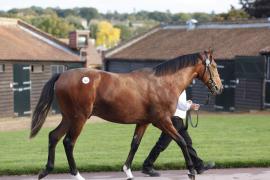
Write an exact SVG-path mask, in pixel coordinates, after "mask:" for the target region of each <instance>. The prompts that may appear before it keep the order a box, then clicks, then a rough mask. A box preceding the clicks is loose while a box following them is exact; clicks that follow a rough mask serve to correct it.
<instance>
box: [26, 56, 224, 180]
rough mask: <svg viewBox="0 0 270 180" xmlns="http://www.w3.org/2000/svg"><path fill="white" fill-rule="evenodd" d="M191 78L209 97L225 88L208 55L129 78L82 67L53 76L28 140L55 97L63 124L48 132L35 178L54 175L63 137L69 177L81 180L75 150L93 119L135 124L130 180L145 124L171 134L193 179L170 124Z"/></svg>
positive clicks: (182, 58) (171, 62) (184, 148)
mask: <svg viewBox="0 0 270 180" xmlns="http://www.w3.org/2000/svg"><path fill="white" fill-rule="evenodd" d="M194 78H198V79H200V80H201V81H203V82H204V84H205V85H206V86H207V87H208V89H209V90H210V91H211V93H212V94H214V95H216V94H220V93H221V92H222V89H223V86H222V83H221V80H220V77H219V74H218V71H217V64H216V63H215V60H214V57H213V53H212V52H211V51H204V52H199V53H194V54H188V55H183V56H179V57H177V58H174V59H172V60H169V61H166V62H164V63H161V64H159V65H157V66H155V67H153V68H143V69H140V70H135V71H132V72H130V73H123V74H117V73H110V72H105V71H102V70H94V69H88V68H80V69H73V70H68V71H66V72H64V73H62V74H57V75H54V76H53V77H52V78H51V79H50V80H49V81H48V82H47V83H46V84H45V85H44V87H43V90H42V92H41V96H40V99H39V102H38V104H37V106H36V108H35V110H34V113H33V116H32V122H31V133H30V138H33V137H34V136H36V135H37V133H38V132H39V130H40V129H41V127H42V125H43V123H44V122H45V119H46V116H47V114H48V112H49V110H50V107H51V104H52V101H53V97H54V94H55V95H56V99H57V102H58V105H59V108H60V111H61V114H62V121H61V122H60V124H59V125H58V127H57V128H56V129H54V130H53V131H51V132H50V133H49V149H48V161H47V164H46V167H45V169H44V170H42V171H41V172H40V173H39V176H38V179H42V178H44V177H45V176H46V175H48V174H49V173H50V172H51V171H52V170H53V168H54V160H55V147H56V144H57V142H58V141H59V140H60V139H61V138H62V137H63V136H64V135H65V137H64V139H63V144H64V148H65V152H66V156H67V160H68V164H69V168H70V173H71V175H73V176H74V177H75V178H76V179H79V180H84V178H83V177H82V176H81V175H80V174H79V171H78V170H77V168H76V163H75V160H74V157H73V148H74V146H75V143H76V140H77V138H78V136H79V135H80V133H81V131H82V128H83V126H84V124H85V122H86V120H87V119H89V118H90V117H91V116H92V115H95V116H98V117H101V118H102V119H105V120H107V121H111V122H115V123H122V124H136V128H135V132H134V135H133V138H132V142H131V147H130V151H129V154H128V157H127V159H126V161H125V163H124V166H123V171H124V172H125V173H126V175H127V178H128V179H133V175H132V172H131V164H132V160H133V158H134V155H135V153H136V151H137V149H138V147H139V144H140V142H141V139H142V137H143V135H144V132H145V130H146V128H147V127H148V125H149V124H153V125H154V126H155V127H157V128H159V129H160V130H161V131H163V132H165V133H167V134H169V135H170V136H171V137H172V139H173V140H174V141H175V142H176V143H177V144H178V146H179V147H180V149H181V150H182V152H183V155H184V158H185V162H186V167H187V169H188V170H189V174H188V175H189V177H190V179H195V170H194V166H193V162H192V160H191V158H190V156H189V153H188V150H187V146H186V143H185V141H184V139H183V138H182V137H181V136H180V135H179V133H178V132H177V130H176V129H175V128H174V126H173V124H172V122H171V117H172V116H173V113H174V111H175V109H176V104H177V100H178V97H179V95H180V94H181V93H182V91H183V90H184V89H186V88H187V86H188V85H189V84H190V83H191V82H192V80H193V79H194Z"/></svg>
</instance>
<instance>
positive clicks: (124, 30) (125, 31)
mask: <svg viewBox="0 0 270 180" xmlns="http://www.w3.org/2000/svg"><path fill="white" fill-rule="evenodd" d="M115 27H116V28H118V29H120V31H121V35H120V38H121V41H126V40H128V39H130V38H131V37H132V30H131V29H130V28H129V27H128V26H126V25H115Z"/></svg>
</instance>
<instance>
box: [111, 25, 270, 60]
mask: <svg viewBox="0 0 270 180" xmlns="http://www.w3.org/2000/svg"><path fill="white" fill-rule="evenodd" d="M133 41H134V40H133ZM269 45H270V23H269V22H268V23H261V24H219V25H213V24H212V25H211V24H207V25H200V26H199V27H197V28H196V29H194V30H187V29H186V27H185V26H165V27H159V28H158V29H157V30H156V31H155V32H153V33H150V34H149V35H148V36H146V37H144V38H141V39H140V40H139V41H134V42H133V43H132V42H130V44H129V45H128V46H127V45H126V47H125V48H121V47H118V49H119V50H118V51H117V48H115V49H114V52H113V53H112V52H111V53H110V52H109V53H108V55H107V56H106V58H114V59H136V60H147V59H149V60H167V59H171V58H174V57H177V56H180V55H183V54H189V53H194V52H199V51H203V50H206V49H208V48H209V47H212V48H213V49H214V57H215V58H216V59H232V58H233V57H235V56H256V55H259V53H260V51H261V50H262V49H264V48H266V47H267V46H269Z"/></svg>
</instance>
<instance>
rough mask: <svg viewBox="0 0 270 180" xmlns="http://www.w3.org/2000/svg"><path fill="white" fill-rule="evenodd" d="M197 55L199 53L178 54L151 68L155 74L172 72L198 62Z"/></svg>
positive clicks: (198, 55) (160, 74) (161, 74)
mask: <svg viewBox="0 0 270 180" xmlns="http://www.w3.org/2000/svg"><path fill="white" fill-rule="evenodd" d="M199 57H200V53H194V54H187V55H183V56H179V57H176V58H174V59H172V60H168V61H166V62H164V63H161V64H158V65H157V66H155V67H154V68H153V70H154V73H155V75H157V76H163V75H167V74H172V73H175V72H176V71H178V70H179V69H182V68H185V67H187V66H194V65H195V64H197V63H198V60H199Z"/></svg>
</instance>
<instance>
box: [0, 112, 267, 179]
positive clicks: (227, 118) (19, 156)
mask: <svg viewBox="0 0 270 180" xmlns="http://www.w3.org/2000/svg"><path fill="white" fill-rule="evenodd" d="M134 127H135V125H121V124H113V123H95V124H92V123H90V124H87V125H86V126H85V127H84V130H83V132H82V134H81V136H80V137H79V139H78V142H77V144H76V147H75V152H74V153H75V154H74V155H75V159H76V162H77V166H78V168H79V170H80V171H108V170H120V169H121V167H122V165H123V162H124V161H125V160H126V157H127V154H128V151H129V147H130V141H131V137H132V135H133V130H134ZM51 130H52V128H44V129H42V130H41V132H40V134H38V136H37V137H36V138H34V139H33V140H29V139H28V136H29V132H28V131H17V132H0V175H3V174H27V173H37V172H38V171H39V170H40V169H41V168H43V167H44V166H45V163H46V160H47V149H48V148H47V146H48V138H47V136H48V132H49V131H51ZM189 131H190V134H191V136H192V137H193V143H194V146H195V148H196V150H197V152H198V154H199V155H200V157H201V158H202V159H203V160H205V161H215V162H216V164H217V166H218V167H253V166H259V167H261V166H270V117H269V114H268V115H267V114H266V115H256V114H245V115H240V114H223V113H220V114H215V115H212V114H210V115H201V116H200V122H199V126H198V128H196V129H193V128H190V129H189ZM159 135H160V131H159V130H157V129H156V128H154V127H153V126H150V127H149V128H148V129H147V131H146V133H145V136H144V138H143V140H142V143H141V145H140V148H139V150H138V152H137V154H136V156H135V158H134V161H133V169H140V168H141V164H142V162H143V160H144V159H145V157H146V156H147V155H148V153H149V151H150V149H151V148H152V146H153V145H154V144H155V142H156V140H157V139H158V137H159ZM156 165H157V168H159V169H169V168H170V169H178V168H184V159H183V155H182V153H181V152H180V149H179V148H178V147H177V146H176V144H175V143H174V142H172V143H171V145H170V146H169V148H168V149H167V150H166V151H165V152H163V153H162V154H161V156H160V158H159V159H158V161H157V163H156ZM55 166H56V169H55V172H68V165H67V160H66V157H65V153H64V149H63V145H62V141H61V142H60V143H59V144H58V146H57V150H56V165H55Z"/></svg>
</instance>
